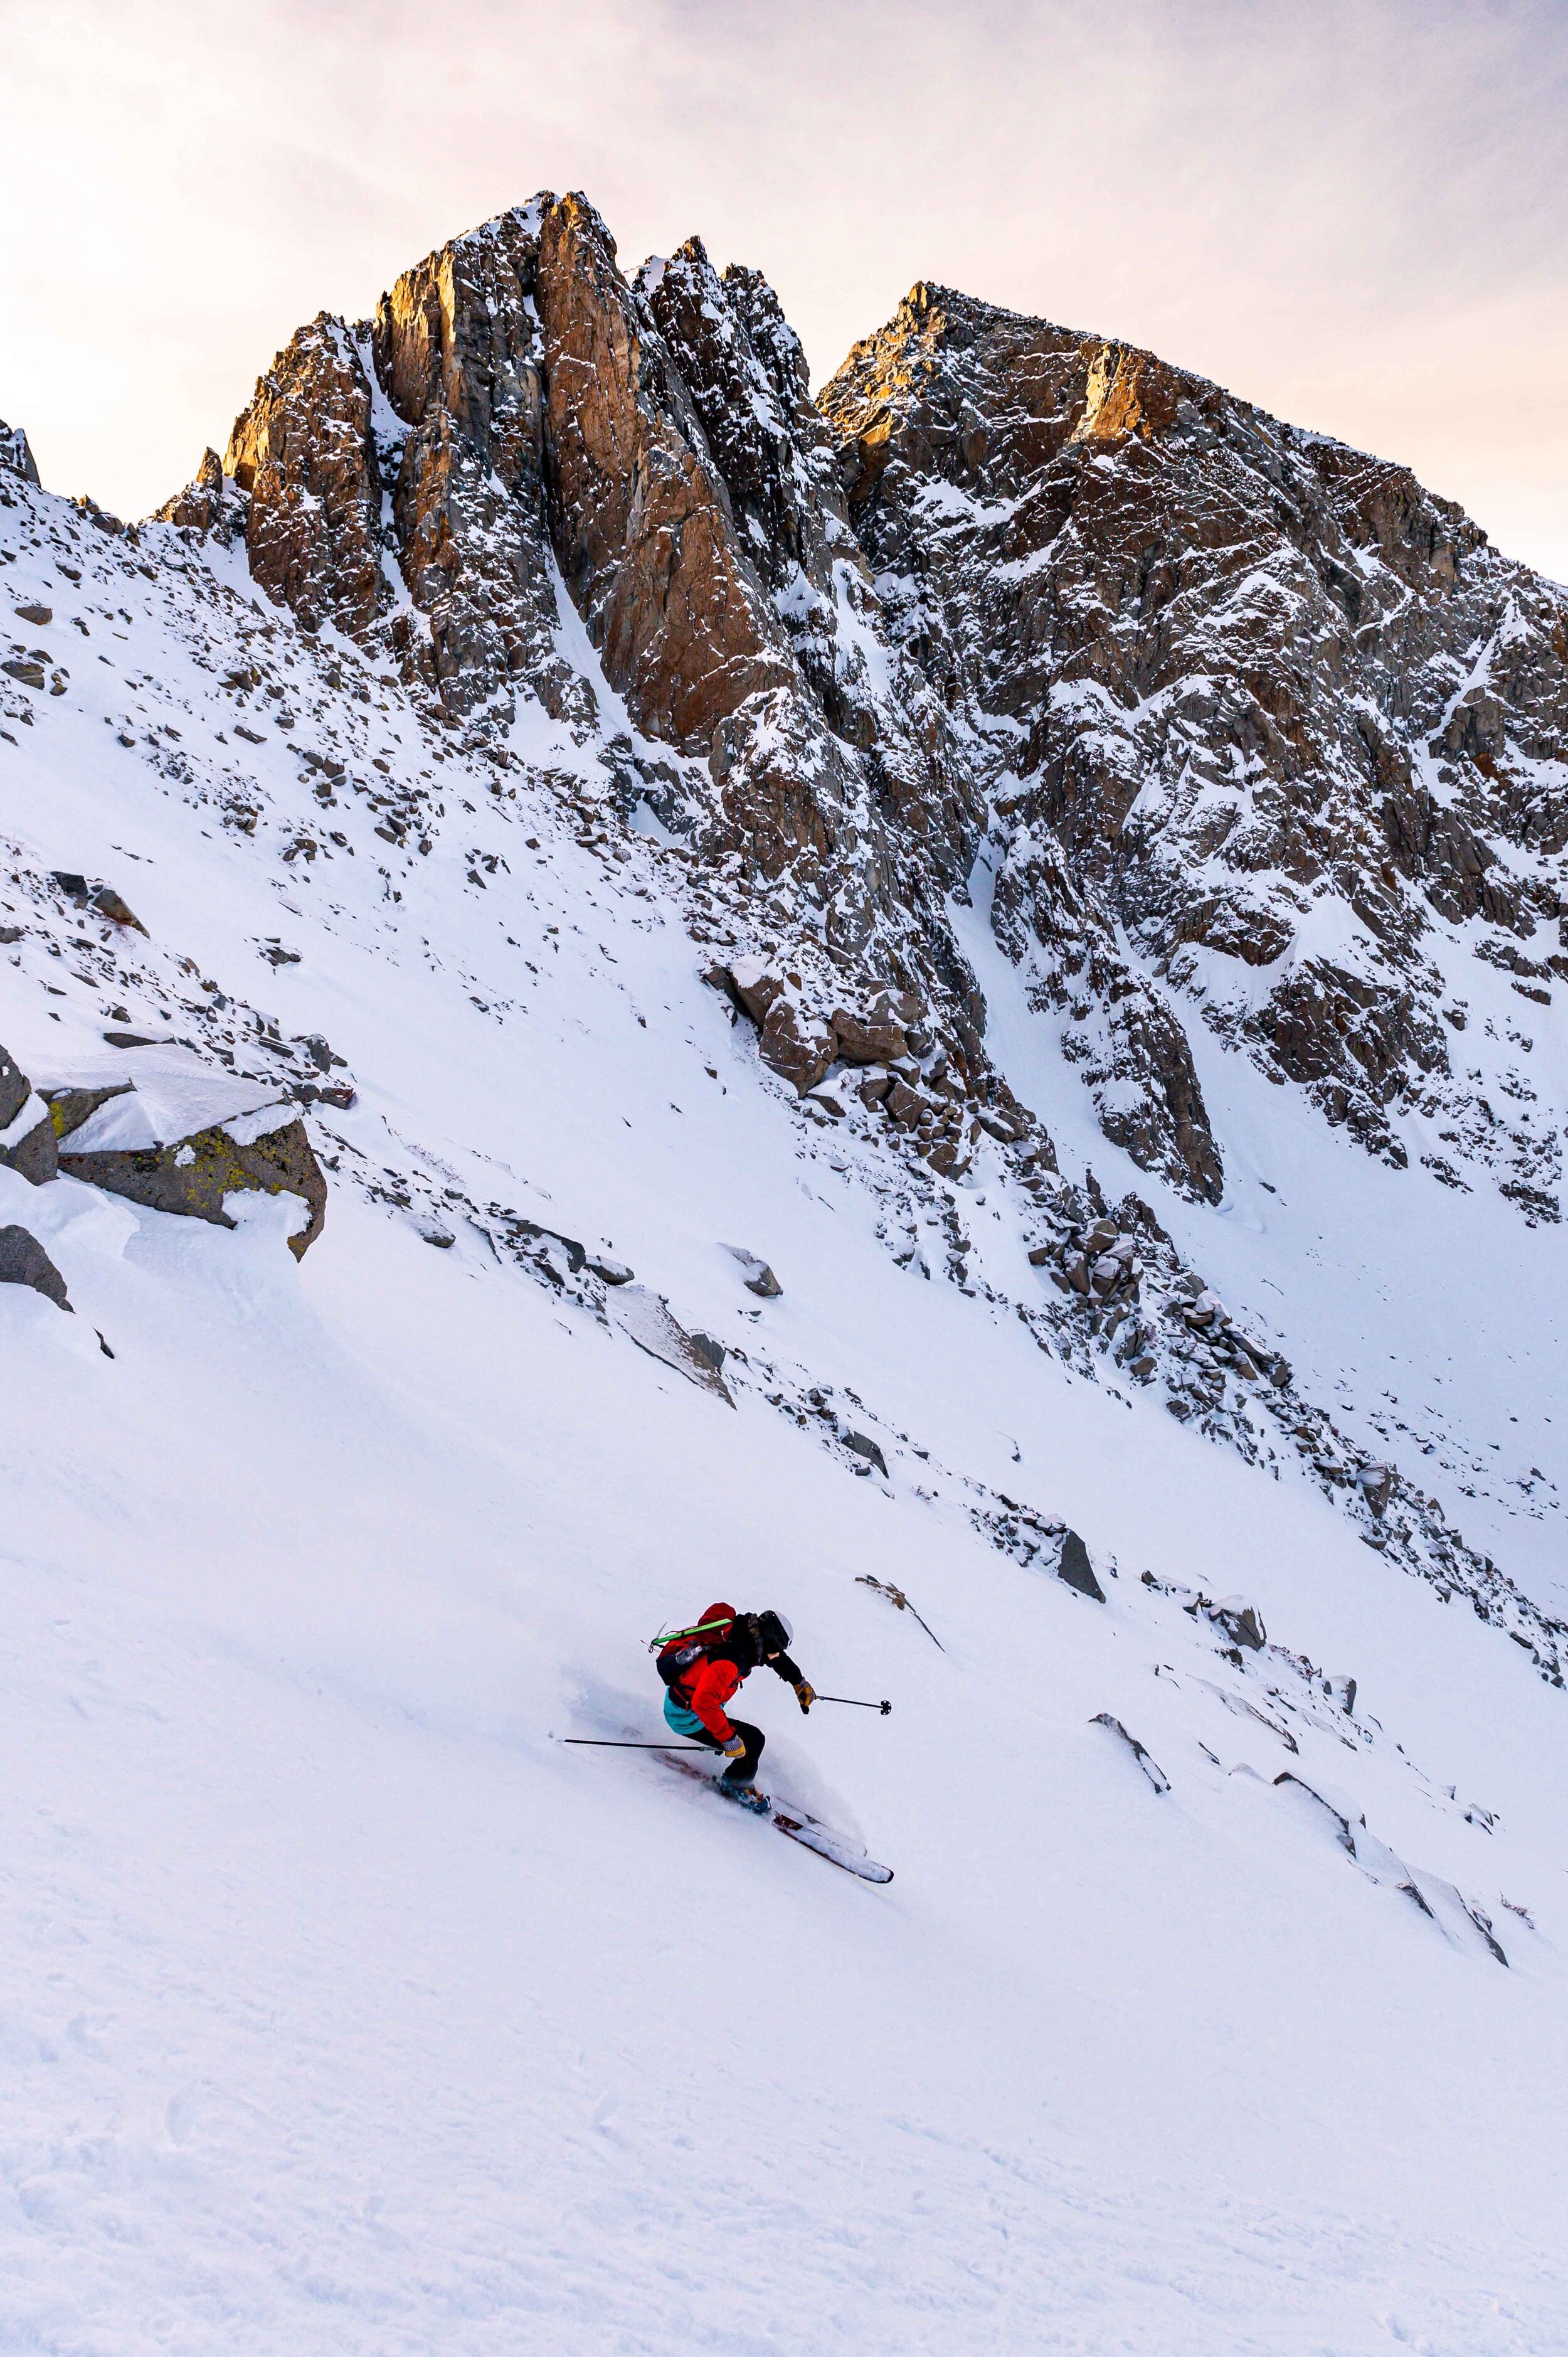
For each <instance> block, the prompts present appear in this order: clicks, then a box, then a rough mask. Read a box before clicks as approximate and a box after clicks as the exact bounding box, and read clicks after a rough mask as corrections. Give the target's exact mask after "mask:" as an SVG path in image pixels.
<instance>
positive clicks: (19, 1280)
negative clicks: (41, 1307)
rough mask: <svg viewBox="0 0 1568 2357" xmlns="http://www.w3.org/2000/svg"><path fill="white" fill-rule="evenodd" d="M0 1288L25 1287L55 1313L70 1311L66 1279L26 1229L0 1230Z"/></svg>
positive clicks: (36, 1239)
mask: <svg viewBox="0 0 1568 2357" xmlns="http://www.w3.org/2000/svg"><path fill="white" fill-rule="evenodd" d="M0 1285H27V1286H31V1287H32V1289H33V1291H34V1292H35V1293H41V1294H42V1295H43V1297H44V1298H45V1299H46V1301H52V1302H53V1303H54V1305H55V1307H56V1308H57V1309H69V1308H70V1298H69V1297H68V1295H67V1293H66V1288H65V1279H64V1277H63V1276H62V1275H60V1273H59V1269H58V1268H57V1267H56V1266H55V1265H54V1263H53V1261H52V1260H51V1259H50V1258H49V1256H48V1253H47V1252H46V1251H45V1250H44V1248H43V1246H42V1244H41V1243H39V1242H38V1238H37V1236H35V1235H34V1234H33V1233H32V1232H31V1231H30V1230H29V1229H27V1228H18V1227H5V1228H0Z"/></svg>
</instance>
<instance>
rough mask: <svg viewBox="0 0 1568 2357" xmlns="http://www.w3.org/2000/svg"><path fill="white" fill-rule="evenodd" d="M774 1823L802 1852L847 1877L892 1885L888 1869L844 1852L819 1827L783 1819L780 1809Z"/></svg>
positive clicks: (868, 1858)
mask: <svg viewBox="0 0 1568 2357" xmlns="http://www.w3.org/2000/svg"><path fill="white" fill-rule="evenodd" d="M773 1822H774V1824H776V1825H777V1826H778V1828H779V1832H780V1833H781V1834H788V1835H789V1839H790V1840H791V1841H796V1842H799V1843H800V1846H801V1848H802V1849H810V1850H815V1852H816V1854H817V1856H818V1857H825V1858H826V1859H827V1861H828V1863H829V1865H830V1866H842V1867H843V1870H844V1872H845V1873H846V1874H854V1875H858V1876H859V1878H860V1879H861V1881H862V1882H891V1881H892V1879H893V1868H892V1867H890V1866H879V1865H878V1864H877V1862H876V1860H875V1858H874V1857H865V1856H864V1855H857V1854H856V1852H855V1851H854V1850H851V1849H846V1848H845V1846H844V1845H843V1843H842V1842H839V1841H836V1840H835V1839H834V1838H833V1836H832V1834H830V1833H826V1832H824V1831H823V1829H822V1827H821V1826H820V1825H818V1824H806V1823H804V1822H803V1821H802V1820H801V1819H800V1817H790V1816H786V1815H785V1814H784V1813H783V1811H782V1810H779V1809H775V1810H774V1812H773Z"/></svg>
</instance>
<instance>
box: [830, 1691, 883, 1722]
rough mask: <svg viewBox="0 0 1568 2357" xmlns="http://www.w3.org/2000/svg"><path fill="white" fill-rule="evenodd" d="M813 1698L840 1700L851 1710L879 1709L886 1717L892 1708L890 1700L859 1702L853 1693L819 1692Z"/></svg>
mask: <svg viewBox="0 0 1568 2357" xmlns="http://www.w3.org/2000/svg"><path fill="white" fill-rule="evenodd" d="M815 1699H816V1700H817V1701H818V1702H842V1703H843V1704H844V1705H846V1706H847V1707H848V1708H849V1709H851V1710H879V1711H880V1712H881V1713H882V1716H883V1717H884V1718H886V1717H888V1715H889V1714H890V1712H891V1711H892V1708H893V1706H892V1704H891V1703H890V1702H859V1701H857V1700H856V1698H855V1697H854V1695H822V1694H820V1695H817V1696H816V1697H815Z"/></svg>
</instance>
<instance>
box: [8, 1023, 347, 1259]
mask: <svg viewBox="0 0 1568 2357" xmlns="http://www.w3.org/2000/svg"><path fill="white" fill-rule="evenodd" d="M45 1094H46V1095H47V1096H48V1100H49V1112H50V1114H51V1116H52V1120H53V1129H54V1134H55V1135H56V1137H57V1138H58V1139H59V1167H60V1168H61V1170H62V1171H64V1172H65V1173H66V1174H67V1176H68V1177H70V1178H72V1179H84V1180H85V1181H86V1182H87V1184H88V1185H89V1186H92V1187H102V1188H104V1189H107V1190H108V1192H109V1193H111V1194H114V1195H124V1196H128V1197H129V1199H130V1200H131V1201H132V1202H134V1203H145V1204H147V1205H148V1206H149V1207H150V1208H151V1209H152V1210H154V1211H176V1212H181V1213H184V1214H186V1215H187V1216H188V1217H189V1218H192V1219H198V1220H210V1221H212V1222H214V1224H215V1225H217V1226H219V1227H223V1228H231V1227H233V1226H234V1225H235V1224H236V1223H235V1222H234V1220H233V1218H232V1217H231V1214H230V1212H229V1211H228V1210H227V1209H226V1208H225V1198H226V1197H227V1196H229V1195H231V1194H238V1193H242V1192H243V1191H244V1190H245V1189H249V1188H260V1189H262V1190H263V1192H264V1193H266V1194H269V1195H276V1194H293V1195H297V1196H298V1197H299V1199H300V1200H301V1202H302V1203H304V1204H305V1205H306V1209H307V1211H308V1215H309V1216H308V1218H307V1219H306V1220H305V1221H304V1222H302V1223H301V1225H300V1227H299V1228H298V1229H297V1231H296V1232H295V1234H293V1235H291V1236H290V1238H289V1240H288V1241H289V1250H290V1251H291V1252H292V1253H293V1254H294V1255H295V1259H296V1260H297V1259H300V1258H302V1257H303V1256H304V1254H306V1252H307V1251H308V1250H309V1248H310V1246H311V1245H312V1244H313V1243H315V1242H316V1239H317V1236H318V1235H319V1234H320V1233H321V1229H322V1225H323V1222H324V1221H325V1219H326V1214H327V1181H326V1179H324V1178H323V1176H322V1173H321V1166H320V1164H319V1163H318V1162H317V1158H316V1155H315V1152H314V1150H313V1148H312V1146H311V1144H310V1140H309V1138H308V1136H307V1135H306V1128H305V1124H304V1122H303V1121H302V1120H301V1118H300V1115H299V1112H298V1109H297V1107H296V1106H295V1103H293V1101H292V1099H289V1098H286V1097H281V1096H280V1094H279V1092H277V1091H276V1090H275V1089H269V1088H267V1087H265V1086H264V1085H263V1084H262V1083H260V1082H255V1081H247V1080H243V1079H240V1078H238V1077H236V1076H235V1075H234V1074H232V1073H230V1072H224V1071H214V1070H213V1069H212V1067H211V1066H210V1065H208V1064H204V1063H202V1062H201V1060H200V1059H199V1057H196V1056H193V1055H191V1054H189V1053H188V1051H187V1050H185V1049H177V1048H147V1049H132V1050H129V1051H126V1052H124V1053H121V1054H118V1055H116V1056H115V1057H114V1058H113V1061H112V1062H110V1061H106V1060H105V1061H96V1060H95V1061H93V1062H92V1063H91V1068H90V1069H79V1070H78V1071H76V1072H75V1073H73V1074H72V1075H71V1076H70V1078H69V1079H66V1078H64V1077H61V1078H60V1079H59V1080H57V1081H56V1082H53V1083H52V1084H50V1083H46V1085H45Z"/></svg>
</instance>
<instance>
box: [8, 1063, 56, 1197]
mask: <svg viewBox="0 0 1568 2357" xmlns="http://www.w3.org/2000/svg"><path fill="white" fill-rule="evenodd" d="M0 1168H4V1169H6V1170H15V1171H16V1172H17V1173H18V1175H19V1176H20V1177H21V1178H23V1179H27V1181H28V1183H29V1184H30V1185H32V1186H34V1187H41V1186H42V1185H43V1184H44V1181H45V1180H46V1179H53V1178H54V1177H55V1176H56V1175H57V1173H58V1172H59V1156H58V1154H57V1153H56V1150H55V1133H54V1128H53V1125H52V1124H51V1122H50V1120H49V1109H48V1105H47V1104H46V1103H45V1102H44V1100H43V1098H42V1097H41V1096H39V1095H38V1093H37V1092H36V1091H35V1090H34V1088H33V1085H32V1083H31V1082H30V1081H29V1080H28V1078H27V1074H26V1073H25V1072H24V1071H22V1069H21V1066H20V1065H19V1064H18V1063H17V1062H16V1058H15V1057H14V1056H11V1055H8V1054H7V1053H6V1051H5V1049H4V1048H0Z"/></svg>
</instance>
